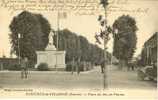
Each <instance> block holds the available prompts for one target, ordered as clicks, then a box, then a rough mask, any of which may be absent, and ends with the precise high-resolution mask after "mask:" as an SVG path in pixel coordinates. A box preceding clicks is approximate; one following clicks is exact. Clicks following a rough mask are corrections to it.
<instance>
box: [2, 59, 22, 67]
mask: <svg viewBox="0 0 158 100" xmlns="http://www.w3.org/2000/svg"><path fill="white" fill-rule="evenodd" d="M18 63H19V61H18V59H17V58H6V57H3V58H0V70H7V69H9V67H11V66H12V65H15V64H18Z"/></svg>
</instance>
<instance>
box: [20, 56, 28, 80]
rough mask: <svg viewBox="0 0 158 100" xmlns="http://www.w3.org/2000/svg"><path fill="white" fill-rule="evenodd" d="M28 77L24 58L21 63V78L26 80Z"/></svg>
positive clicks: (26, 60) (26, 61)
mask: <svg viewBox="0 0 158 100" xmlns="http://www.w3.org/2000/svg"><path fill="white" fill-rule="evenodd" d="M27 76H28V59H27V57H24V59H22V61H21V78H22V79H23V78H25V79H27Z"/></svg>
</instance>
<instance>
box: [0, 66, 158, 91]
mask: <svg viewBox="0 0 158 100" xmlns="http://www.w3.org/2000/svg"><path fill="white" fill-rule="evenodd" d="M102 80H103V76H102V74H101V73H100V67H95V68H94V69H93V70H91V71H86V72H81V73H80V74H79V75H77V74H76V73H74V74H73V75H72V74H71V72H56V71H45V72H41V71H30V72H29V77H28V79H21V78H20V72H19V71H0V87H6V88H23V87H25V88H26V87H27V88H53V89H102V88H103V81H102ZM108 87H109V88H115V89H150V90H156V83H153V82H150V81H140V80H138V79H137V73H136V71H119V70H117V67H116V66H110V65H109V66H108Z"/></svg>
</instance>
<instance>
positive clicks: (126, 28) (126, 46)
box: [113, 15, 137, 68]
mask: <svg viewBox="0 0 158 100" xmlns="http://www.w3.org/2000/svg"><path fill="white" fill-rule="evenodd" d="M113 29H114V30H117V34H115V36H114V47H113V55H114V56H115V57H116V58H117V59H119V61H120V68H122V67H123V66H124V65H125V64H127V62H128V61H130V60H131V59H132V57H133V54H134V52H135V49H136V43H137V37H136V31H137V26H136V21H135V19H134V18H132V17H130V16H129V15H122V16H121V17H119V18H118V19H117V20H115V22H114V24H113Z"/></svg>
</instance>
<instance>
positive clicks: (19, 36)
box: [18, 33, 21, 64]
mask: <svg viewBox="0 0 158 100" xmlns="http://www.w3.org/2000/svg"><path fill="white" fill-rule="evenodd" d="M20 38H21V35H20V33H18V59H19V64H20Z"/></svg>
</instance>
